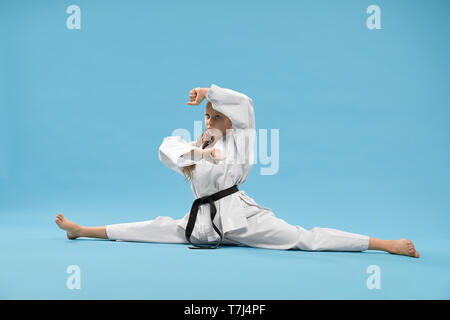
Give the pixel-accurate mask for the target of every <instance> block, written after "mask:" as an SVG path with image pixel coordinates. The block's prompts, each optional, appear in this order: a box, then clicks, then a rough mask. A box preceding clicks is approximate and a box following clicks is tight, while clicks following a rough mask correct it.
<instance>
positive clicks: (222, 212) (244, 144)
mask: <svg viewBox="0 0 450 320" xmlns="http://www.w3.org/2000/svg"><path fill="white" fill-rule="evenodd" d="M205 98H206V99H207V103H206V110H205V126H206V130H205V132H203V134H202V135H201V136H200V137H199V138H198V139H197V140H196V141H192V142H187V141H185V140H184V139H183V138H182V137H181V136H169V137H165V138H164V139H163V141H162V144H161V146H160V147H159V159H160V160H161V161H162V162H163V163H164V164H165V165H166V166H167V167H168V168H170V169H173V170H175V171H176V172H178V173H180V174H182V175H184V176H185V177H186V179H187V180H189V181H190V185H191V189H192V191H193V193H194V196H195V198H196V200H195V201H194V204H193V206H192V208H191V211H190V212H188V213H186V214H185V215H184V217H183V218H181V219H177V220H175V219H173V218H171V217H168V216H158V217H157V218H155V219H153V220H147V221H140V222H129V223H120V224H111V225H106V226H101V227H84V226H80V225H78V224H76V223H74V222H72V221H70V220H68V219H66V218H65V217H64V216H63V215H62V214H61V213H59V214H58V215H57V216H56V224H57V225H58V226H59V227H60V228H61V229H63V230H65V231H66V232H67V237H68V238H69V239H76V238H78V237H90V238H101V239H110V240H117V241H143V242H162V243H191V244H193V245H194V246H195V247H190V248H192V249H194V248H209V249H214V248H216V247H217V246H218V245H220V244H222V243H223V244H228V245H242V246H251V247H257V248H266V249H278V250H288V249H294V250H308V251H321V250H331V251H364V250H383V251H386V252H389V253H392V254H400V255H407V256H411V257H415V258H419V253H418V252H417V251H416V250H415V248H414V245H413V243H412V242H411V241H410V240H407V239H400V240H382V239H376V238H372V237H369V236H367V235H361V234H356V233H350V232H345V231H341V230H337V229H331V228H319V227H314V228H312V229H311V230H306V229H304V228H302V227H300V226H298V225H291V224H289V223H287V222H286V221H284V220H282V219H280V218H277V217H276V216H275V215H274V213H273V212H272V210H271V209H270V208H266V207H263V206H261V205H259V204H257V203H256V202H255V200H254V199H252V198H251V197H250V196H248V195H247V194H246V193H245V191H243V190H239V189H238V188H237V186H239V185H240V184H242V183H244V182H245V181H246V179H247V177H248V175H249V173H250V169H251V167H252V164H253V142H254V141H255V140H254V139H255V117H254V110H253V101H252V99H251V98H249V97H247V96H246V95H245V94H242V93H240V92H237V91H234V90H231V89H226V88H221V87H219V86H217V85H215V84H212V85H211V87H210V88H195V89H193V90H191V91H190V95H189V102H188V103H187V104H188V105H199V104H200V103H201V102H202V101H203V100H204V99H205ZM214 244H215V246H212V245H214Z"/></svg>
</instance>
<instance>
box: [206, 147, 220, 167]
mask: <svg viewBox="0 0 450 320" xmlns="http://www.w3.org/2000/svg"><path fill="white" fill-rule="evenodd" d="M202 155H203V159H205V160H206V161H209V162H212V163H214V164H217V163H218V162H219V161H220V160H223V159H224V157H223V155H222V153H221V152H220V150H219V149H216V148H208V149H202Z"/></svg>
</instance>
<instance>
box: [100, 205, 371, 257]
mask: <svg viewBox="0 0 450 320" xmlns="http://www.w3.org/2000/svg"><path fill="white" fill-rule="evenodd" d="M180 220H181V219H179V220H176V219H173V218H171V217H168V216H159V217H157V218H155V219H153V220H147V221H141V222H130V223H119V224H110V225H106V234H107V236H108V238H109V239H110V240H117V241H138V242H158V243H186V244H188V241H187V240H186V237H185V230H184V229H183V228H182V227H180V226H178V222H179V221H180ZM197 222H198V221H197ZM219 229H221V228H220V227H219ZM215 235H216V239H215V240H214V241H211V239H210V240H208V237H207V236H206V235H202V233H201V232H199V228H197V225H196V226H195V228H194V232H193V233H192V236H191V241H192V243H194V244H199V243H201V244H215V243H217V241H219V240H220V236H219V235H218V234H217V233H215ZM222 243H223V244H225V245H238V246H249V247H255V248H265V249H278V250H289V249H293V250H305V251H364V250H367V249H368V248H369V236H367V235H361V234H357V233H350V232H346V231H341V230H337V229H332V228H319V227H314V228H312V229H311V230H306V229H304V228H302V227H300V226H298V225H291V224H289V223H287V222H286V221H284V220H283V219H280V218H277V217H276V216H275V215H274V214H273V212H271V211H264V212H262V213H260V214H256V215H254V216H251V217H250V218H248V227H246V228H241V229H237V230H232V231H229V232H227V233H225V235H223V241H222Z"/></svg>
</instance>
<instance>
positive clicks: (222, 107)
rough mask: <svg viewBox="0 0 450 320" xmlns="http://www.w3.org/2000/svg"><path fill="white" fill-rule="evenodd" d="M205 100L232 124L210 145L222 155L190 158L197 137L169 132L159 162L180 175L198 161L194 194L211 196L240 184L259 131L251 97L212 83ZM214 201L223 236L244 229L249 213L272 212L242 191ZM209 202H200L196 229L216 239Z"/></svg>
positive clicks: (182, 223) (183, 222)
mask: <svg viewBox="0 0 450 320" xmlns="http://www.w3.org/2000/svg"><path fill="white" fill-rule="evenodd" d="M206 99H207V100H209V101H211V103H212V107H213V109H215V110H216V111H218V112H220V113H223V114H225V115H226V116H227V117H228V118H229V119H230V120H231V123H232V130H228V131H227V134H226V135H224V136H222V137H221V138H220V139H218V140H217V141H215V142H214V144H213V145H212V148H217V149H219V151H221V153H222V155H223V157H224V159H223V160H221V161H218V162H217V163H212V162H209V161H207V160H205V159H199V160H193V159H190V157H188V156H187V154H188V153H189V152H190V151H191V150H193V149H195V148H197V147H196V146H195V141H185V140H184V139H183V138H182V137H181V136H168V137H165V138H164V139H163V141H162V143H161V146H160V147H159V159H160V161H161V162H162V163H163V164H164V165H166V166H167V167H168V168H170V169H172V170H175V171H176V172H178V173H180V174H183V172H182V169H183V167H186V166H189V165H192V164H195V168H194V170H193V177H192V179H191V189H192V192H193V194H194V196H195V198H200V197H203V196H206V195H211V194H213V193H216V192H218V191H220V190H224V189H226V188H229V187H231V186H233V185H237V186H238V187H239V185H241V184H242V183H244V182H245V181H246V180H247V177H248V176H249V174H250V170H251V168H252V165H253V162H254V143H255V138H256V130H255V114H254V109H253V101H252V99H251V98H249V97H248V96H246V95H245V94H243V93H240V92H237V91H234V90H231V89H227V88H221V87H219V86H217V85H215V84H212V85H211V87H210V88H209V90H208V92H207V94H206ZM196 138H197V137H196ZM209 147H210V146H208V148H209ZM215 206H216V208H217V213H216V216H215V218H214V224H215V225H216V226H220V227H221V228H222V234H223V235H225V234H226V233H227V232H230V231H233V230H236V229H240V228H246V227H247V225H248V223H247V219H248V218H249V217H251V216H253V215H255V214H258V213H260V212H261V211H264V210H269V211H270V208H267V207H263V206H260V205H259V204H257V203H256V202H255V200H254V199H252V198H251V197H250V196H248V195H247V194H246V193H245V191H243V190H239V192H236V193H233V194H231V195H229V196H226V197H224V198H222V199H219V200H218V201H215ZM209 207H210V205H209V204H204V205H201V206H200V207H199V212H198V216H197V222H196V225H195V227H194V232H195V230H196V229H197V230H198V232H201V234H202V235H204V236H206V237H207V239H208V240H209V241H213V240H214V239H216V237H217V233H216V232H215V231H214V229H213V227H212V224H211V218H210V211H209V210H210V208H209ZM189 214H190V208H189V211H188V212H187V213H186V214H185V215H184V217H183V218H182V219H180V220H179V223H178V225H179V226H180V227H182V228H183V229H186V225H187V222H188V219H189ZM199 220H200V222H199ZM220 227H219V228H220Z"/></svg>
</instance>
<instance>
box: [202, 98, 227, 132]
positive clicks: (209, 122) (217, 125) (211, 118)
mask: <svg viewBox="0 0 450 320" xmlns="http://www.w3.org/2000/svg"><path fill="white" fill-rule="evenodd" d="M205 127H206V129H218V130H219V131H220V132H221V133H222V135H223V136H224V135H225V134H226V133H227V129H231V128H232V125H231V120H230V119H229V118H228V117H227V116H226V115H224V114H223V113H220V112H218V111H216V110H214V109H213V107H212V103H211V101H207V103H206V110H205Z"/></svg>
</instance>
